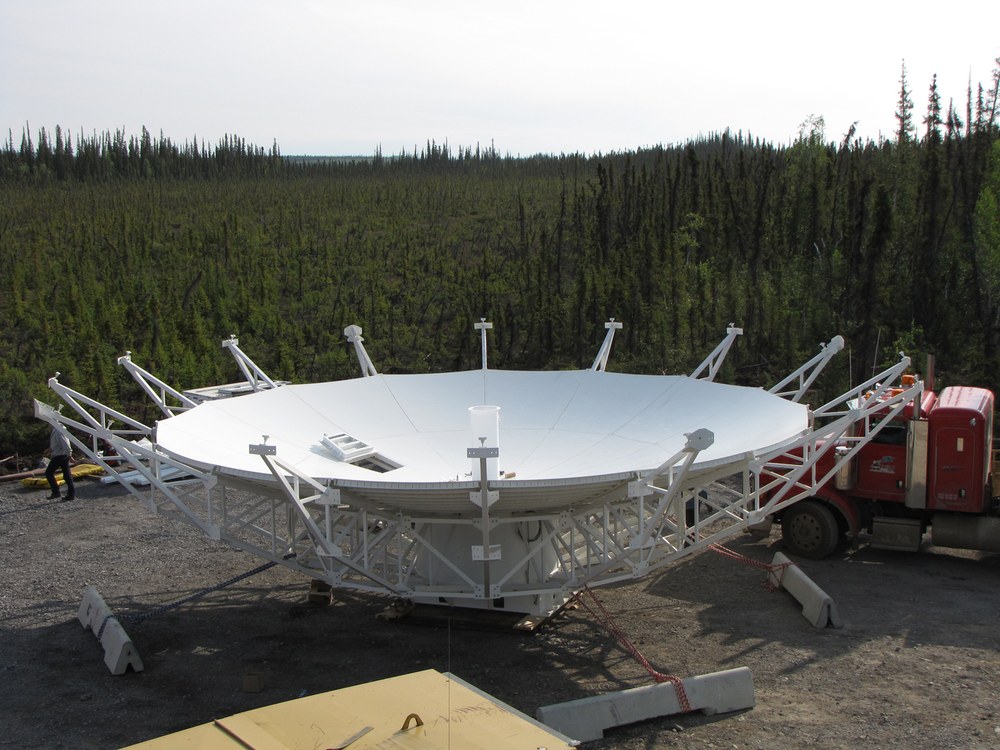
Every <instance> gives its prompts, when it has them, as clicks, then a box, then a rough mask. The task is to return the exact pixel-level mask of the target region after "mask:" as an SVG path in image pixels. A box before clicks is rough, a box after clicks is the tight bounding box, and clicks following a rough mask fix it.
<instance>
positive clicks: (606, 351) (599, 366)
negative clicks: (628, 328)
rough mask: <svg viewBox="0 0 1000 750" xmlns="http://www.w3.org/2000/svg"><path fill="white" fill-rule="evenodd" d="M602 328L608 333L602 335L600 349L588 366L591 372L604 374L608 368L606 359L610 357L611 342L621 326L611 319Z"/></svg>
mask: <svg viewBox="0 0 1000 750" xmlns="http://www.w3.org/2000/svg"><path fill="white" fill-rule="evenodd" d="M604 327H605V328H607V329H608V332H607V333H606V334H605V335H604V343H603V344H601V348H600V350H599V351H598V352H597V356H596V357H595V358H594V364H592V365H591V366H590V369H591V370H595V371H597V372H604V370H605V368H606V367H607V366H608V357H609V356H610V355H611V342H612V341H614V340H615V331H618V330H620V329H621V327H622V324H621V323H616V322H615V319H614V318H611V320H609V321H608V322H607V323H605V324H604Z"/></svg>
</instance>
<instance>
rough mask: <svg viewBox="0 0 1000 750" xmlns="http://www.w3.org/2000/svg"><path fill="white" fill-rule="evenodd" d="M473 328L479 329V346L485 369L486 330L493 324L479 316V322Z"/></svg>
mask: <svg viewBox="0 0 1000 750" xmlns="http://www.w3.org/2000/svg"><path fill="white" fill-rule="evenodd" d="M474 328H475V329H476V330H477V331H479V339H480V348H481V349H482V358H483V369H484V370H485V369H486V332H487V331H488V330H490V329H491V328H493V324H492V323H490V322H488V321H487V320H486V318H480V319H479V322H478V323H476V324H475V326H474Z"/></svg>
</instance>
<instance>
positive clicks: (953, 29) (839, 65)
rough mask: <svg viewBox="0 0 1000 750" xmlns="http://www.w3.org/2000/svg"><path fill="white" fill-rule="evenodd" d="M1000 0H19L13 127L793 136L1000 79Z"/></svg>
mask: <svg viewBox="0 0 1000 750" xmlns="http://www.w3.org/2000/svg"><path fill="white" fill-rule="evenodd" d="M998 56H1000V2H996V0H985V1H983V2H975V3H961V4H959V3H956V4H949V3H940V2H937V3H931V2H922V1H920V2H909V3H898V2H883V0H868V2H864V3H860V2H859V3H833V4H831V3H813V2H808V0H794V1H793V0H789V1H785V0H781V1H780V2H769V1H768V0H761V1H760V2H756V3H753V2H747V0H740V1H739V2H730V1H729V0H715V1H714V2H697V1H696V0H688V2H684V3H674V2H671V1H670V0H647V1H646V2H640V1H637V0H604V1H603V2H591V1H590V0H575V1H574V2H563V1H562V0H559V1H553V2H547V1H546V0H530V1H524V0H493V1H492V2H489V3H485V2H479V1H478V0H464V1H460V0H409V1H407V0H170V2H155V3H154V2H147V1H145V0H91V1H90V2H81V0H0V70H2V73H0V127H2V128H3V138H2V140H3V141H6V140H7V131H8V130H11V131H13V134H14V142H15V144H17V143H19V142H20V134H21V131H22V130H23V129H24V127H25V124H26V123H27V124H28V125H29V126H30V129H31V132H32V134H35V133H37V131H38V129H39V128H40V127H44V128H46V130H48V131H49V132H50V133H51V132H52V131H53V130H54V128H55V126H56V125H60V126H61V127H62V128H63V130H64V131H68V132H70V133H71V134H72V135H73V136H74V139H75V136H76V134H78V133H79V132H81V130H82V131H83V132H85V133H87V134H91V133H93V132H95V131H96V132H104V131H114V130H117V129H123V130H124V131H125V132H126V133H127V134H137V133H138V132H139V131H140V129H141V128H142V127H143V126H146V127H147V128H148V129H149V130H150V131H151V132H152V133H153V135H154V136H156V135H158V134H159V133H160V132H163V134H164V135H166V136H167V137H169V138H170V139H171V140H173V141H175V142H177V143H183V142H184V141H189V140H190V139H191V138H192V137H195V136H196V137H197V138H198V139H199V141H201V140H206V141H208V142H209V143H210V144H214V143H216V142H217V141H218V140H219V139H220V138H221V137H222V136H223V135H224V134H226V133H236V134H238V135H240V136H242V137H243V138H245V139H246V140H247V141H249V142H251V143H255V144H258V145H261V146H267V147H269V146H270V145H271V143H272V141H274V140H277V142H278V145H279V146H280V147H281V151H282V153H284V154H371V153H373V152H374V151H375V149H376V148H377V147H379V146H381V149H382V152H383V153H385V154H386V155H391V154H395V153H399V152H400V151H401V150H406V151H408V152H412V150H413V149H414V147H417V148H422V147H423V146H424V144H425V143H426V142H427V141H428V140H435V141H437V142H438V143H444V142H447V143H448V144H450V145H451V146H452V147H458V146H472V147H475V145H476V144H477V143H478V144H482V145H483V146H488V145H489V144H490V143H493V144H494V145H495V146H496V148H497V149H498V150H499V151H500V152H501V153H511V154H515V155H518V154H520V155H529V154H534V153H539V152H543V153H570V152H582V153H596V152H600V153H607V152H609V151H621V150H633V149H636V148H639V147H642V146H648V145H654V144H670V143H682V142H684V141H687V140H689V139H691V138H695V137H697V136H699V135H708V134H710V133H717V132H721V131H723V130H725V129H726V128H729V129H730V130H732V131H733V132H737V131H742V132H743V133H744V135H746V134H747V133H750V134H752V135H753V136H755V137H761V138H763V139H765V140H768V141H771V142H773V143H775V144H778V145H781V144H786V143H788V142H790V141H791V140H794V138H795V137H796V135H797V134H798V131H799V126H800V124H801V123H802V122H803V121H805V120H806V118H808V117H809V116H810V115H815V116H822V117H823V118H824V120H825V122H826V136H827V139H828V140H837V141H839V140H840V139H841V138H842V137H843V134H844V133H845V132H846V131H847V129H848V128H849V127H850V125H851V123H852V122H855V121H857V123H858V135H860V136H862V137H866V138H873V139H877V138H878V137H879V136H880V134H881V135H885V136H891V135H892V134H893V133H894V131H895V125H896V123H895V119H894V112H895V106H896V101H897V98H898V94H899V77H900V65H901V63H902V61H903V60H904V59H905V61H906V68H907V77H908V81H909V84H910V88H911V90H912V91H913V100H914V103H915V105H916V106H915V109H914V114H915V116H916V118H917V120H918V121H919V119H920V118H922V117H923V114H924V112H925V110H926V105H927V91H928V88H929V86H930V82H931V76H932V75H933V74H934V73H937V76H938V88H939V91H940V92H941V96H942V102H943V105H944V107H947V105H948V101H949V99H954V100H955V104H956V106H957V107H958V108H959V110H960V112H962V113H963V114H964V111H965V100H966V89H967V86H968V83H969V80H970V77H971V79H972V82H973V86H974V87H975V86H976V85H977V84H978V83H980V82H981V83H982V84H983V85H984V87H988V86H989V82H990V76H991V74H992V72H993V69H994V67H995V62H994V61H995V58H996V57H998Z"/></svg>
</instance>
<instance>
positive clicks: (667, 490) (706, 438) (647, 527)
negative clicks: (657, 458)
mask: <svg viewBox="0 0 1000 750" xmlns="http://www.w3.org/2000/svg"><path fill="white" fill-rule="evenodd" d="M685 437H686V438H687V439H688V441H687V444H686V445H685V446H684V447H683V448H681V450H679V451H678V452H677V453H676V454H674V455H673V456H671V457H670V458H669V459H667V460H666V461H665V462H664V463H663V464H662V465H660V466H659V467H657V468H656V469H653V470H652V471H650V472H649V473H648V474H646V475H645V476H644V477H642V479H640V480H639V482H638V483H637V485H638V488H639V492H640V494H641V492H642V491H643V489H648V490H651V491H653V492H654V493H656V494H658V495H659V496H660V499H659V502H658V503H657V506H656V509H655V510H654V511H653V512H652V514H651V515H650V516H649V517H648V518H644V519H643V524H642V528H641V530H640V532H639V535H638V536H637V537H636V538H634V539H633V540H632V541H631V542H630V544H629V546H630V547H633V548H637V547H644V546H646V545H647V544H648V543H649V541H650V539H651V537H652V536H653V534H654V533H656V534H657V536H661V535H662V534H661V533H660V532H661V530H662V528H663V524H664V522H665V521H666V518H667V514H668V513H669V514H670V515H671V516H672V517H673V518H675V519H676V524H677V526H678V528H677V531H678V534H677V535H678V537H679V538H682V539H683V538H684V537H685V536H686V532H685V529H684V524H685V516H686V513H685V502H686V501H684V500H681V489H683V488H684V485H685V479H686V477H687V473H688V470H689V469H690V468H691V464H693V463H694V460H695V459H696V458H697V457H698V454H699V453H700V452H701V451H703V450H705V449H706V448H709V447H711V445H712V444H713V443H714V442H715V435H713V434H712V432H711V431H710V430H706V429H704V428H702V429H700V430H695V431H694V432H691V433H688V434H687V435H685ZM659 478H665V479H666V480H667V482H666V485H667V486H666V487H658V486H657V485H655V484H654V482H655V481H657V479H659ZM630 489H632V490H633V491H634V488H630Z"/></svg>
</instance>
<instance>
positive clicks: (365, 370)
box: [344, 325, 378, 378]
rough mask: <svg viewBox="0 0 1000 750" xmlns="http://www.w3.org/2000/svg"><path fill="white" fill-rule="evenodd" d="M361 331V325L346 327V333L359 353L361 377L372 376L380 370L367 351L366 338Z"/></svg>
mask: <svg viewBox="0 0 1000 750" xmlns="http://www.w3.org/2000/svg"><path fill="white" fill-rule="evenodd" d="M361 333H362V329H361V326H358V325H350V326H347V328H345V329H344V335H345V336H346V337H347V340H348V341H349V342H350V343H352V344H354V353H355V354H357V355H358V363H359V364H360V365H361V377H363V378H370V377H372V376H373V375H378V370H376V369H375V365H373V364H372V360H371V357H369V356H368V352H367V351H365V340H364V338H362V336H361Z"/></svg>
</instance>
